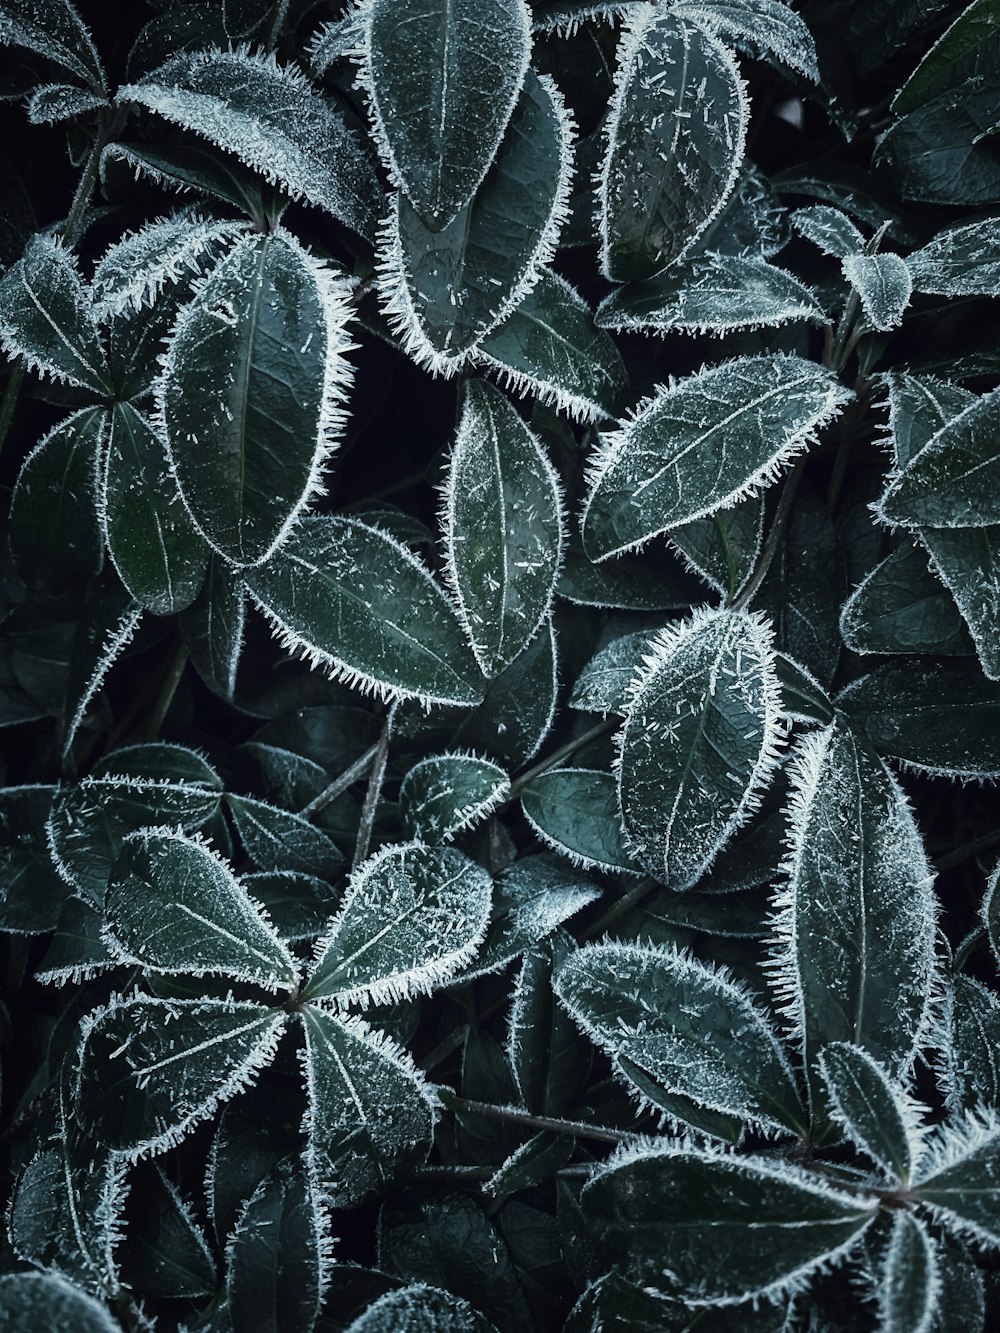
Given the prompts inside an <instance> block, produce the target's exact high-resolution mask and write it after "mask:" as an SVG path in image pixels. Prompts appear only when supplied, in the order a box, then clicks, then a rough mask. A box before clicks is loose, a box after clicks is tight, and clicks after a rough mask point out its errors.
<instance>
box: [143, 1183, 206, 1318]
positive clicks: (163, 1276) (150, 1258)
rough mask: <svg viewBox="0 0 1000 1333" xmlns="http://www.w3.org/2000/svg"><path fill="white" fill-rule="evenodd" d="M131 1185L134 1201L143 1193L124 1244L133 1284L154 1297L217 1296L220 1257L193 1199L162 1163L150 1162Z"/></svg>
mask: <svg viewBox="0 0 1000 1333" xmlns="http://www.w3.org/2000/svg"><path fill="white" fill-rule="evenodd" d="M137 1184H138V1185H139V1189H138V1190H137V1189H136V1185H137ZM131 1185H132V1189H131V1192H130V1199H131V1201H133V1202H137V1199H136V1195H137V1194H138V1195H140V1196H141V1200H142V1203H141V1207H140V1208H137V1209H136V1213H137V1216H135V1217H133V1218H130V1219H129V1226H128V1232H127V1239H126V1241H125V1244H124V1246H123V1247H122V1248H123V1254H122V1267H123V1269H124V1270H125V1276H126V1281H127V1283H128V1285H129V1286H131V1287H132V1288H133V1290H134V1289H136V1288H138V1289H139V1290H140V1291H143V1292H148V1293H149V1295H150V1296H166V1297H191V1296H211V1295H214V1293H215V1290H216V1286H217V1285H218V1278H217V1276H216V1272H215V1260H214V1259H213V1258H212V1252H211V1250H210V1249H209V1248H208V1244H207V1242H206V1240H205V1237H204V1235H203V1234H202V1231H201V1228H200V1227H199V1225H198V1223H197V1221H196V1220H195V1218H194V1215H193V1212H192V1209H191V1206H190V1204H188V1203H187V1202H186V1201H185V1200H184V1199H183V1198H182V1197H181V1195H180V1192H179V1191H178V1189H177V1187H176V1186H175V1185H174V1184H173V1182H172V1181H170V1180H168V1179H167V1177H166V1176H165V1175H164V1174H163V1171H162V1170H161V1169H160V1168H159V1167H152V1166H150V1167H149V1168H147V1169H146V1170H145V1171H144V1172H143V1174H142V1175H141V1176H140V1178H139V1181H135V1180H133V1181H132V1182H131Z"/></svg>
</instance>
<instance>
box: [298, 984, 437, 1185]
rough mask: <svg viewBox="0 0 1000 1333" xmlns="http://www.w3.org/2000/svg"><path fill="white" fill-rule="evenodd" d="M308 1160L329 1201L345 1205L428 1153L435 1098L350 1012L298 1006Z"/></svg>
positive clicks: (401, 1057)
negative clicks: (303, 1045)
mask: <svg viewBox="0 0 1000 1333" xmlns="http://www.w3.org/2000/svg"><path fill="white" fill-rule="evenodd" d="M302 1024H303V1028H304V1030H305V1038H306V1050H305V1058H304V1069H305V1076H306V1085H307V1087H308V1090H309V1107H310V1109H309V1112H308V1117H307V1129H308V1132H309V1146H308V1148H307V1162H308V1166H309V1172H310V1176H311V1178H312V1180H313V1182H314V1184H315V1185H316V1186H318V1188H319V1189H320V1191H321V1193H322V1194H323V1195H324V1197H325V1198H326V1200H327V1202H328V1203H329V1204H330V1205H332V1206H333V1207H340V1208H350V1207H353V1206H354V1205H355V1204H357V1203H358V1202H360V1201H361V1200H362V1199H363V1198H365V1197H366V1196H367V1195H368V1194H370V1193H371V1192H372V1191H373V1190H375V1189H377V1188H378V1187H380V1186H382V1185H383V1184H384V1183H385V1182H386V1181H387V1180H390V1179H392V1177H393V1175H394V1174H395V1173H396V1171H397V1170H399V1169H400V1167H402V1166H404V1165H406V1164H408V1163H411V1162H418V1161H421V1160H422V1159H423V1158H425V1157H426V1155H427V1152H428V1150H429V1148H430V1144H431V1138H432V1136H433V1132H434V1118H435V1101H434V1097H433V1094H432V1091H431V1088H430V1086H429V1085H428V1084H427V1083H425V1082H424V1079H423V1076H422V1075H421V1074H420V1073H419V1071H418V1070H417V1069H416V1068H415V1067H414V1065H413V1063H412V1061H411V1060H410V1058H409V1056H408V1055H407V1054H406V1052H405V1051H403V1050H402V1049H401V1048H400V1047H398V1046H397V1045H396V1044H395V1042H393V1041H390V1040H389V1038H388V1037H385V1036H383V1035H382V1033H380V1032H376V1031H374V1030H373V1029H372V1028H370V1027H369V1026H368V1025H367V1023H364V1022H362V1021H361V1019H359V1018H356V1017H354V1016H353V1015H349V1016H348V1015H342V1016H340V1017H335V1016H334V1015H333V1014H330V1013H327V1012H325V1011H322V1010H319V1009H316V1008H315V1007H314V1006H313V1005H306V1006H305V1007H304V1009H303V1010H302Z"/></svg>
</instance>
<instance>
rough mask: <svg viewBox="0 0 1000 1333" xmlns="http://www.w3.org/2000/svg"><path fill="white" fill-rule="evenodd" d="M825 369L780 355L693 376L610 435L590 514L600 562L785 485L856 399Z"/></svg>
mask: <svg viewBox="0 0 1000 1333" xmlns="http://www.w3.org/2000/svg"><path fill="white" fill-rule="evenodd" d="M849 397H850V394H849V393H847V392H846V391H845V390H844V389H843V388H842V387H841V386H840V384H838V382H837V380H836V379H835V377H834V376H833V375H832V373H831V372H830V371H828V370H825V369H824V368H823V367H822V366H818V365H816V364H815V363H814V362H810V361H804V360H802V359H801V358H800V357H797V356H782V355H780V354H775V355H767V356H749V357H740V358H738V359H737V360H735V361H729V362H726V363H725V364H724V365H721V366H715V367H713V368H712V369H710V370H703V371H701V372H700V373H698V374H695V375H689V376H688V377H687V378H686V379H683V380H680V381H678V382H677V383H675V384H674V385H672V386H671V387H669V388H661V389H660V390H658V391H657V393H656V394H655V396H654V397H653V398H650V399H647V400H646V401H645V402H644V403H642V404H640V405H639V407H638V408H637V409H636V411H635V413H634V414H633V415H632V416H631V418H630V419H629V420H627V421H626V422H624V424H623V425H622V428H621V429H620V430H619V431H616V432H614V433H613V434H609V435H605V436H603V437H601V442H600V446H599V449H598V451H597V453H596V454H595V456H594V457H593V459H592V460H591V464H590V474H589V477H588V482H589V494H588V496H587V499H586V502H585V508H584V514H583V544H584V550H585V551H586V553H587V554H588V555H589V556H590V558H591V559H592V560H606V559H607V558H608V557H609V556H613V555H620V554H622V553H624V552H625V551H629V550H637V549H638V548H640V547H641V546H643V545H645V543H646V542H648V541H649V540H650V539H651V538H652V537H655V536H657V535H658V534H659V533H661V532H666V531H668V530H669V529H670V528H674V527H677V526H678V525H679V524H682V523H689V522H691V520H692V519H696V518H702V517H703V516H705V515H706V514H712V513H714V512H715V511H716V510H717V509H727V508H730V507H731V506H732V505H734V504H736V503H738V501H740V500H742V499H745V498H746V497H747V496H749V495H754V494H756V493H757V492H758V491H759V490H760V489H761V488H762V487H764V486H767V485H768V484H769V483H770V482H772V481H774V480H776V478H777V477H778V476H780V475H781V473H782V471H783V470H784V469H785V468H786V467H787V465H788V464H789V463H790V462H791V460H792V459H793V458H794V457H796V456H797V455H798V454H800V453H801V452H802V451H803V450H804V449H805V448H807V447H808V445H809V443H810V442H811V441H812V440H813V439H814V438H815V435H816V432H817V431H818V430H820V429H821V428H822V427H823V426H825V425H826V424H827V423H828V422H829V421H831V420H832V419H833V418H834V417H835V416H836V415H837V414H838V413H839V411H840V409H841V408H842V406H843V405H844V403H846V402H847V401H848V399H849Z"/></svg>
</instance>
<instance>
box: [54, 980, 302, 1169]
mask: <svg viewBox="0 0 1000 1333" xmlns="http://www.w3.org/2000/svg"><path fill="white" fill-rule="evenodd" d="M286 1018H287V1015H286V1014H285V1013H284V1012H283V1011H282V1010H281V1009H265V1008H264V1007H263V1006H262V1005H259V1004H252V1003H241V1002H237V1001H236V1000H233V999H232V998H229V999H227V1000H158V999H152V998H151V997H149V996H146V995H135V996H132V997H131V998H130V999H125V1000H122V999H120V998H118V997H117V996H113V997H112V999H111V1001H110V1003H109V1004H108V1005H106V1006H104V1007H103V1008H101V1009H97V1010H95V1011H94V1013H92V1014H89V1015H88V1016H87V1018H86V1019H85V1021H84V1023H83V1026H82V1036H81V1043H80V1056H79V1060H80V1072H79V1100H80V1106H81V1109H83V1111H84V1113H85V1114H86V1116H87V1117H88V1124H89V1125H91V1126H92V1128H93V1133H94V1135H95V1137H96V1139H97V1141H98V1142H99V1143H102V1144H104V1145H105V1146H106V1147H108V1148H111V1149H113V1150H114V1151H115V1152H116V1153H120V1154H121V1155H122V1156H124V1157H126V1158H127V1159H128V1160H129V1161H135V1160H137V1159H138V1158H140V1157H146V1156H149V1155H150V1154H154V1155H155V1154H157V1153H161V1152H163V1151H164V1150H165V1149H167V1148H172V1147H174V1146H175V1145H176V1144H178V1143H179V1142H180V1141H181V1139H183V1138H184V1136H185V1135H186V1134H187V1132H188V1131H189V1130H190V1129H191V1128H192V1126H194V1125H196V1124H197V1123H198V1122H199V1121H201V1120H205V1119H208V1118H209V1117H210V1116H212V1115H213V1114H214V1113H215V1110H216V1108H217V1107H218V1106H219V1105H220V1104H221V1103H222V1102H226V1101H228V1100H229V1099H230V1098H231V1097H235V1096H236V1094H237V1093H238V1092H241V1091H242V1090H243V1089H244V1088H246V1087H248V1086H249V1085H250V1084H251V1083H252V1082H253V1081H254V1079H255V1078H256V1076H257V1074H258V1073H259V1072H260V1070H261V1069H262V1068H264V1066H265V1065H267V1064H269V1063H270V1061H271V1059H272V1058H273V1056H274V1053H275V1051H276V1049H277V1046H278V1041H279V1039H280V1037H281V1032H282V1029H283V1028H284V1025H285V1020H286Z"/></svg>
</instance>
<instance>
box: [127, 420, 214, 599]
mask: <svg viewBox="0 0 1000 1333" xmlns="http://www.w3.org/2000/svg"><path fill="white" fill-rule="evenodd" d="M105 468H106V471H105V478H104V490H103V495H102V497H101V500H102V504H101V508H102V511H103V513H102V518H103V522H104V529H105V534H106V537H107V543H108V551H109V553H110V555H111V559H112V561H113V562H114V566H115V569H116V570H117V571H118V576H119V578H120V579H121V581H122V583H124V585H125V587H126V588H127V589H128V591H129V592H130V593H131V594H132V596H133V597H134V598H135V599H136V601H137V602H140V603H141V604H142V605H143V606H144V607H146V609H147V610H149V611H152V612H153V614H154V615H157V616H170V615H176V613H177V612H178V611H183V610H184V609H185V608H186V607H188V606H190V605H191V603H192V602H193V601H194V600H195V598H196V597H197V596H198V593H199V592H200V590H201V585H202V582H203V581H204V578H205V571H206V569H207V567H208V547H207V546H206V545H205V543H204V542H203V541H202V539H201V537H200V536H199V534H198V532H197V531H196V530H195V528H194V526H193V525H192V523H191V520H190V519H189V518H188V515H187V513H186V512H185V510H184V508H183V506H182V505H181V503H180V496H179V494H178V491H177V486H176V483H175V482H174V479H173V477H172V476H171V475H170V470H169V468H168V466H167V456H166V451H165V448H164V441H163V439H162V438H161V436H160V435H158V434H157V432H156V431H155V430H154V429H153V427H152V426H151V425H150V423H149V421H148V420H147V419H146V418H145V417H144V416H142V415H141V414H140V413H138V412H137V411H136V410H135V408H134V407H132V406H131V405H130V404H129V403H116V404H115V406H114V408H113V410H112V412H111V433H110V436H109V438H108V446H107V461H106V464H105Z"/></svg>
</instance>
